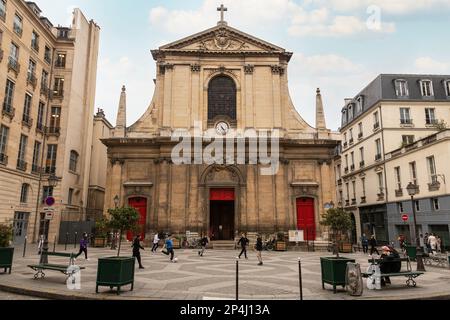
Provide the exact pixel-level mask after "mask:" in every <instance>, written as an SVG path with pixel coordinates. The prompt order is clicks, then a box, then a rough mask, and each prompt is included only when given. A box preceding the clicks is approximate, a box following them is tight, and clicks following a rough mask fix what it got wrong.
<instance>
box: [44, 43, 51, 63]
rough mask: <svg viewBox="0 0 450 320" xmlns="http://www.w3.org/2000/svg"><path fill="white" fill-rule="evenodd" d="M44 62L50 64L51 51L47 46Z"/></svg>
mask: <svg viewBox="0 0 450 320" xmlns="http://www.w3.org/2000/svg"><path fill="white" fill-rule="evenodd" d="M44 60H45V61H46V62H47V63H49V64H50V63H52V51H51V49H50V48H49V47H47V46H45V52H44Z"/></svg>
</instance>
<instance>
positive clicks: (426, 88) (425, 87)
mask: <svg viewBox="0 0 450 320" xmlns="http://www.w3.org/2000/svg"><path fill="white" fill-rule="evenodd" d="M420 90H421V91H422V96H423V97H433V96H434V91H433V82H432V81H431V80H421V81H420Z"/></svg>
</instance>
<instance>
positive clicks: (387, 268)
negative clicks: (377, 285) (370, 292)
mask: <svg viewBox="0 0 450 320" xmlns="http://www.w3.org/2000/svg"><path fill="white" fill-rule="evenodd" d="M381 250H382V251H383V252H382V254H381V257H380V259H381V260H382V261H381V262H380V271H381V274H386V273H398V272H400V271H401V269H402V262H401V261H400V260H399V259H400V255H399V253H398V252H397V250H395V249H394V248H392V247H388V246H384V247H383V248H381ZM386 284H391V279H390V278H389V277H383V278H382V279H381V285H382V286H386Z"/></svg>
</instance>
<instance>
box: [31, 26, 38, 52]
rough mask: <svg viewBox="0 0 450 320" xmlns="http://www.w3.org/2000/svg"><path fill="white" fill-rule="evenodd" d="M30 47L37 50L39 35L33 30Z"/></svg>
mask: <svg viewBox="0 0 450 320" xmlns="http://www.w3.org/2000/svg"><path fill="white" fill-rule="evenodd" d="M31 48H33V49H34V50H35V51H39V35H38V34H37V33H36V32H35V31H33V33H32V34H31Z"/></svg>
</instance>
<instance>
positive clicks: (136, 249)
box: [131, 235, 145, 269]
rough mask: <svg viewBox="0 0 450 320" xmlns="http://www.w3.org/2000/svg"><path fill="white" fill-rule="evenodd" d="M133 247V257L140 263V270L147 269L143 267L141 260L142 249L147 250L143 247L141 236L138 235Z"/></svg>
mask: <svg viewBox="0 0 450 320" xmlns="http://www.w3.org/2000/svg"><path fill="white" fill-rule="evenodd" d="M131 247H132V248H133V257H134V258H136V259H137V261H138V263H139V269H145V268H144V266H143V265H142V260H141V251H140V250H141V249H142V250H145V249H144V247H143V246H141V236H140V235H137V236H136V237H135V238H134V241H133V244H132V245H131Z"/></svg>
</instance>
